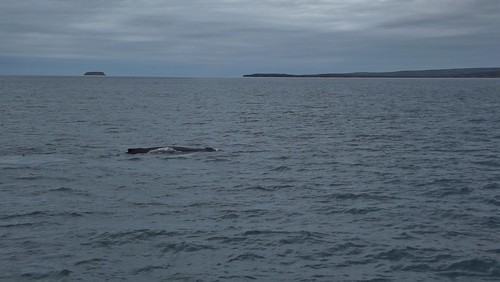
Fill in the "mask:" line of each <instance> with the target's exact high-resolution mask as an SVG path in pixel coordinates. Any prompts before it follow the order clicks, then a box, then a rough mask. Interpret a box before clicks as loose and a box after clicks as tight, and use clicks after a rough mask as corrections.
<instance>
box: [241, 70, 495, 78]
mask: <svg viewBox="0 0 500 282" xmlns="http://www.w3.org/2000/svg"><path fill="white" fill-rule="evenodd" d="M243 77H336V78H339V77H346V78H500V68H463V69H437V70H412V71H393V72H352V73H323V74H287V73H254V74H246V75H244V76H243Z"/></svg>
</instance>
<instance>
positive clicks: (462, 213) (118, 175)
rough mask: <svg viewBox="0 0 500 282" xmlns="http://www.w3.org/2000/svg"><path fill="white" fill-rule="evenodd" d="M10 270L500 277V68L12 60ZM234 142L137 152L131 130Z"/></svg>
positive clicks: (113, 275)
mask: <svg viewBox="0 0 500 282" xmlns="http://www.w3.org/2000/svg"><path fill="white" fill-rule="evenodd" d="M0 105H1V106H0V130H1V132H0V199H1V201H0V280H5V281H19V280H21V281H24V280H46V281H53V280H56V281H123V280H126V281H127V280H128V281H499V280H500V80H499V79H273V78H269V79H264V78H261V79H252V78H248V79H243V78H127V77H15V76H14V77H0ZM163 145H178V146H191V147H206V146H211V147H214V148H217V149H218V151H217V152H198V153H189V154H168V153H164V154H160V153H155V154H143V155H129V154H126V153H125V152H126V151H127V148H130V147H150V146H163Z"/></svg>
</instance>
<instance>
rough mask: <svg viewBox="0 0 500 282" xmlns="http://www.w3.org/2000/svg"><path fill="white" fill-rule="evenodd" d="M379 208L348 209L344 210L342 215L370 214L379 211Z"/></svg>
mask: <svg viewBox="0 0 500 282" xmlns="http://www.w3.org/2000/svg"><path fill="white" fill-rule="evenodd" d="M379 210H380V208H369V207H366V208H350V209H347V210H344V213H349V214H368V213H372V212H376V211H379Z"/></svg>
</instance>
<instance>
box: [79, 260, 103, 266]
mask: <svg viewBox="0 0 500 282" xmlns="http://www.w3.org/2000/svg"><path fill="white" fill-rule="evenodd" d="M105 261H106V260H105V259H102V258H92V259H86V260H81V261H77V262H75V266H78V265H87V264H91V265H101V264H102V263H103V262H105Z"/></svg>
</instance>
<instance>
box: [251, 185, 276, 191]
mask: <svg viewBox="0 0 500 282" xmlns="http://www.w3.org/2000/svg"><path fill="white" fill-rule="evenodd" d="M245 190H259V191H266V192H271V191H274V190H273V189H272V188H266V187H262V186H260V185H256V186H250V187H247V188H245Z"/></svg>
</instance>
